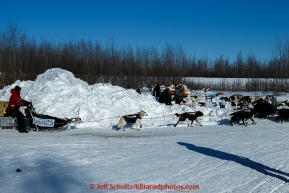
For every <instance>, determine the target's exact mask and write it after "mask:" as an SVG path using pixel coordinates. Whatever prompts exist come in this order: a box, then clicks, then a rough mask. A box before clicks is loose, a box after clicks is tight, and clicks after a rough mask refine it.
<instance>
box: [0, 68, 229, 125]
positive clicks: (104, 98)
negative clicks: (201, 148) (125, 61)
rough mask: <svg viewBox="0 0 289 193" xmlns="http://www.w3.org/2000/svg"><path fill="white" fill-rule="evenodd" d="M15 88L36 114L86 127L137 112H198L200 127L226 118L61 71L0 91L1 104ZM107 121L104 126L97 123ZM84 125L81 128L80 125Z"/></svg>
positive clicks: (224, 112) (222, 112) (156, 114)
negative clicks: (75, 119) (77, 120)
mask: <svg viewBox="0 0 289 193" xmlns="http://www.w3.org/2000/svg"><path fill="white" fill-rule="evenodd" d="M16 85H18V86H20V87H22V91H21V96H22V98H23V99H25V100H28V101H32V103H33V106H34V107H35V109H36V110H37V112H39V113H42V114H48V115H52V116H56V117H60V118H62V117H68V118H72V117H76V116H78V114H79V117H80V118H81V119H82V121H83V123H84V124H85V123H86V125H85V126H88V125H90V126H108V125H110V126H112V125H113V124H116V123H115V119H114V120H112V119H111V118H115V117H119V116H122V115H127V114H134V113H137V112H139V111H140V110H144V111H146V112H147V113H148V116H147V117H146V118H147V119H148V120H151V122H152V123H151V124H157V123H156V121H153V119H155V118H160V117H163V118H164V119H166V117H170V119H171V118H172V117H174V114H175V113H182V112H192V111H196V110H201V111H202V112H203V113H204V114H205V116H204V117H203V118H202V119H203V124H216V123H218V121H219V120H221V119H223V118H224V116H226V115H227V114H228V110H227V109H220V108H216V107H213V106H211V107H197V108H191V107H188V106H185V105H171V106H166V105H164V104H160V103H158V102H157V101H156V100H155V98H154V97H153V96H151V94H150V93H143V94H138V93H137V92H136V91H135V90H134V89H124V88H122V87H119V86H112V85H111V84H103V83H96V84H94V85H89V84H88V83H86V82H84V81H82V80H80V79H78V78H75V76H74V75H73V74H72V73H71V72H69V71H66V70H63V69H60V68H53V69H49V70H47V71H46V72H44V73H43V74H40V75H38V77H37V78H36V80H35V81H19V80H18V81H16V82H15V83H14V84H12V85H9V86H6V87H5V88H3V89H2V90H0V96H1V97H0V100H4V101H8V100H9V97H10V95H11V93H10V90H11V89H12V88H14V87H15V86H16ZM104 119H106V120H108V121H106V122H104V121H101V122H100V121H99V120H104ZM82 125H83V124H82Z"/></svg>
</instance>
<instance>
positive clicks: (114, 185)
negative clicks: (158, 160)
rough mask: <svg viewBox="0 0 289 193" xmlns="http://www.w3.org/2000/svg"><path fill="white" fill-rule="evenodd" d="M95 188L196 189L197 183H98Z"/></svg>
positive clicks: (197, 187)
mask: <svg viewBox="0 0 289 193" xmlns="http://www.w3.org/2000/svg"><path fill="white" fill-rule="evenodd" d="M96 189H98V190H108V189H110V190H161V191H162V190H197V189H199V185H179V184H173V185H168V184H158V185H147V184H123V185H121V184H98V185H97V187H96Z"/></svg>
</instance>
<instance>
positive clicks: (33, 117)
mask: <svg viewBox="0 0 289 193" xmlns="http://www.w3.org/2000/svg"><path fill="white" fill-rule="evenodd" d="M30 115H31V117H32V119H33V121H34V125H35V127H36V130H37V131H39V129H38V127H37V124H36V121H35V118H34V116H33V115H32V113H31V111H30Z"/></svg>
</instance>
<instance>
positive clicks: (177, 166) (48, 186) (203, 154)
mask: <svg viewBox="0 0 289 193" xmlns="http://www.w3.org/2000/svg"><path fill="white" fill-rule="evenodd" d="M16 84H18V85H20V86H21V87H23V89H22V94H21V95H22V96H23V98H25V99H26V100H30V101H33V104H34V106H35V108H36V109H37V110H38V111H39V112H40V113H46V114H49V115H54V116H58V117H75V116H76V115H77V111H78V110H79V115H80V117H81V118H82V120H83V123H81V124H78V125H76V127H75V126H74V125H72V126H71V127H70V128H67V130H64V131H54V132H51V131H41V132H36V131H33V132H29V133H28V134H25V133H18V132H16V131H14V130H1V131H0V138H1V140H0V162H1V165H0V171H1V172H0V179H1V180H0V192H1V193H2V192H9V193H10V192H35V193H36V192H51V193H55V192H59V193H60V192H145V193H146V192H161V190H160V188H161V187H162V192H205V193H207V192H288V189H289V185H288V183H287V182H288V181H289V162H288V160H289V158H288V156H287V155H288V151H289V140H288V139H289V138H288V134H287V133H288V132H287V131H288V127H289V123H288V122H287V123H286V122H285V123H283V124H280V123H277V122H276V120H275V117H270V118H268V119H258V118H256V119H255V121H256V122H257V124H256V125H250V124H249V125H248V126H247V127H246V126H242V125H235V126H233V127H231V126H228V123H229V117H228V114H229V113H230V112H231V110H230V109H220V108H219V107H213V106H210V105H208V106H207V107H198V108H197V109H192V108H191V107H185V106H178V105H172V106H165V105H161V104H159V103H157V102H155V100H154V98H153V97H151V96H149V95H146V94H142V95H139V94H137V93H136V92H135V91H134V90H126V89H123V88H121V87H115V86H111V85H102V84H96V85H87V84H86V83H85V82H82V81H80V80H79V79H75V78H74V76H73V75H72V74H71V73H69V72H67V71H63V70H61V69H51V70H49V71H47V72H45V73H44V74H42V75H39V77H38V78H37V79H36V80H35V81H23V82H20V81H18V82H16V83H15V84H13V85H11V86H8V87H5V88H4V89H2V90H1V91H0V94H1V95H0V96H2V98H0V100H8V99H9V96H10V94H9V92H10V89H11V88H13V87H14V86H15V85H16ZM47 95H49V96H47ZM140 110H145V111H147V113H148V115H149V116H147V117H145V118H144V119H142V123H143V128H142V129H141V130H140V131H137V130H134V129H132V130H129V129H126V131H115V130H114V128H115V125H116V123H117V122H118V120H119V115H126V114H133V113H136V112H138V111H140ZM196 110H201V111H203V112H204V114H205V116H204V117H202V118H200V119H199V121H200V122H201V123H202V124H203V126H197V125H194V127H188V126H187V124H188V123H189V121H186V122H182V123H180V124H179V125H178V126H177V127H176V128H175V127H173V124H175V123H176V122H177V118H176V117H175V116H174V113H176V112H185V111H196ZM17 168H19V169H21V170H22V172H16V169H17ZM166 185H167V186H166ZM181 186H182V187H181ZM101 188H102V189H101ZM112 188H118V189H112ZM129 188H134V189H133V190H128V189H129ZM149 188H150V190H149ZM181 188H182V189H181Z"/></svg>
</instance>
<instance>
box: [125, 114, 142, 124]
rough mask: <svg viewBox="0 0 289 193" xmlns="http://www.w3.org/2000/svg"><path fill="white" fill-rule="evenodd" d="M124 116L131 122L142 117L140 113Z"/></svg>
mask: <svg viewBox="0 0 289 193" xmlns="http://www.w3.org/2000/svg"><path fill="white" fill-rule="evenodd" d="M123 118H124V120H125V121H126V122H130V123H135V122H136V120H137V119H141V117H140V116H139V114H134V115H126V116H123Z"/></svg>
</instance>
